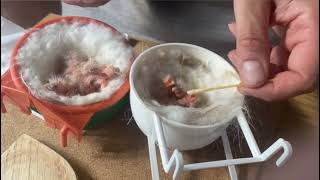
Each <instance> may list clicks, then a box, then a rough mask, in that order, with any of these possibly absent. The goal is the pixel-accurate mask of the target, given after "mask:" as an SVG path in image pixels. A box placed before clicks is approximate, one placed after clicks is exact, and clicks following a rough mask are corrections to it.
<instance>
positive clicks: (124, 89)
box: [10, 16, 134, 113]
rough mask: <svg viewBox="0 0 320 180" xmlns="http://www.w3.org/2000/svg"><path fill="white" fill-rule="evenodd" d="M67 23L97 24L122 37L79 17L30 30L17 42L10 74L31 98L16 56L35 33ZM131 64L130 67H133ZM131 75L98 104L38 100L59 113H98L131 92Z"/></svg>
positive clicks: (58, 20) (16, 84) (53, 21)
mask: <svg viewBox="0 0 320 180" xmlns="http://www.w3.org/2000/svg"><path fill="white" fill-rule="evenodd" d="M61 21H63V22H66V23H70V24H71V23H74V22H77V23H81V24H89V23H95V24H98V25H101V26H104V27H106V28H109V29H111V30H112V32H113V33H114V34H115V35H121V33H120V32H118V31H117V30H116V29H115V28H114V27H112V26H110V25H108V24H106V23H104V22H101V21H98V20H95V19H91V18H87V17H79V16H64V17H58V18H54V19H51V20H48V21H45V22H43V23H40V24H38V25H36V26H34V27H33V28H32V29H31V30H29V31H28V32H26V33H25V34H24V35H23V36H22V37H21V38H20V39H19V41H18V42H17V44H16V46H15V47H14V49H13V52H12V56H11V58H10V73H11V77H12V80H13V82H14V84H15V86H16V87H17V88H18V89H19V90H21V91H23V92H25V93H26V94H29V95H30V96H32V97H33V98H36V97H34V96H33V95H32V94H31V93H29V90H28V87H27V86H26V84H25V83H24V82H23V80H22V78H20V77H21V75H20V66H19V65H18V64H17V63H16V56H17V54H18V51H19V49H20V48H21V47H22V46H23V45H24V44H25V42H26V40H27V38H28V37H29V36H30V35H31V34H32V33H33V32H36V31H38V30H39V29H42V28H44V27H45V26H47V25H50V24H54V23H59V22H61ZM125 43H126V44H127V45H128V46H129V44H128V43H127V42H125ZM133 59H134V55H132V58H131V59H130V60H129V61H130V62H131V64H132V62H133ZM131 64H130V66H131ZM129 88H130V86H129V74H128V76H127V78H126V80H125V82H124V83H123V84H122V85H121V86H120V88H119V89H118V90H117V91H116V92H115V93H114V94H113V95H112V96H111V97H110V98H109V99H106V100H103V101H99V102H96V103H92V104H87V105H63V104H55V103H52V102H49V101H47V100H43V99H39V98H36V99H38V100H39V101H41V102H42V103H44V104H45V105H46V106H48V107H49V108H53V109H55V110H57V111H60V112H72V113H90V112H97V111H100V110H102V109H105V108H108V107H110V106H112V105H114V104H115V103H117V102H118V101H119V100H120V99H122V98H123V97H124V96H125V95H126V94H127V93H128V91H129Z"/></svg>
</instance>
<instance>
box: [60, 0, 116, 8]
mask: <svg viewBox="0 0 320 180" xmlns="http://www.w3.org/2000/svg"><path fill="white" fill-rule="evenodd" d="M109 1H110V0H63V2H65V3H67V4H71V5H77V6H81V7H98V6H102V5H104V4H106V3H107V2H109Z"/></svg>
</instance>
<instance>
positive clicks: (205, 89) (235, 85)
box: [187, 83, 240, 95]
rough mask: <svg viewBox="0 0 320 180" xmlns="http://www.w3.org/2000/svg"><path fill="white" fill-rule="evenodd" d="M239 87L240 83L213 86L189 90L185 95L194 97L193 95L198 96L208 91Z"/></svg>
mask: <svg viewBox="0 0 320 180" xmlns="http://www.w3.org/2000/svg"><path fill="white" fill-rule="evenodd" d="M239 85H240V83H238V84H230V85H223V86H214V87H208V88H199V89H191V90H189V91H187V93H188V94H189V95H194V94H199V93H203V92H208V91H215V90H219V89H226V88H232V87H238V86H239Z"/></svg>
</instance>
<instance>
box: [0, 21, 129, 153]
mask: <svg viewBox="0 0 320 180" xmlns="http://www.w3.org/2000/svg"><path fill="white" fill-rule="evenodd" d="M60 21H63V22H66V23H73V22H77V23H82V24H88V23H96V24H98V25H100V26H101V27H107V28H109V29H111V30H112V32H113V33H115V34H120V33H119V32H118V31H117V30H116V29H115V28H113V27H112V26H110V25H108V24H106V23H104V22H101V21H98V20H94V19H90V18H86V17H77V16H66V17H58V18H54V19H52V20H49V21H46V22H43V23H40V24H38V25H36V26H35V27H34V28H32V29H31V30H30V31H28V32H26V33H25V34H24V35H23V36H22V37H21V38H20V39H19V41H18V43H17V44H16V46H15V48H14V50H13V53H12V56H11V58H10V68H9V70H8V71H7V72H6V73H5V74H4V75H3V76H2V77H1V113H5V112H6V108H5V106H4V103H3V98H6V97H7V98H9V99H10V100H12V101H13V103H14V104H16V105H17V106H18V107H20V110H21V111H22V112H24V113H26V114H28V115H30V114H31V107H35V108H36V109H37V111H38V112H39V113H40V114H41V115H42V116H43V117H44V120H45V122H46V124H47V125H48V126H49V127H52V128H58V129H60V142H61V145H62V146H63V147H65V146H67V135H68V132H71V133H72V134H74V135H75V136H76V138H77V139H78V142H80V140H81V137H82V130H83V128H84V127H85V126H86V124H87V123H88V122H89V121H90V119H91V117H92V116H93V114H94V113H95V112H98V111H101V110H103V109H105V108H108V107H110V106H112V105H113V104H115V103H117V102H118V101H119V100H120V99H122V98H123V97H124V96H125V95H126V94H127V92H128V91H129V80H128V78H127V79H126V81H125V82H124V83H123V84H122V85H121V87H120V88H119V89H118V90H117V91H116V92H115V93H114V94H113V95H112V96H111V97H110V98H109V99H106V100H103V101H100V102H97V103H93V104H88V105H82V106H75V105H61V104H54V103H51V102H49V101H46V100H40V99H38V98H36V97H34V96H33V95H32V94H31V93H30V91H29V89H28V87H27V86H26V84H25V83H24V81H23V80H22V78H21V74H20V66H19V65H18V64H16V56H17V53H18V50H19V49H20V48H21V47H22V46H23V45H24V43H25V42H26V40H27V38H28V37H29V36H30V34H32V33H33V32H35V31H38V30H39V29H41V28H43V27H45V26H47V25H50V24H54V23H58V22H60ZM132 61H133V56H132V58H131V59H130V62H132Z"/></svg>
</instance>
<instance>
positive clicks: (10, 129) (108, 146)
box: [1, 41, 319, 180]
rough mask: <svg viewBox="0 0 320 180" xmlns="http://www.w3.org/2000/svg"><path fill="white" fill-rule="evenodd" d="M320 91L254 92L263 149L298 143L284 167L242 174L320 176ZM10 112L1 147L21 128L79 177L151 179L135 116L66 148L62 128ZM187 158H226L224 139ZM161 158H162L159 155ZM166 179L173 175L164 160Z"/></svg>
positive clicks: (197, 174)
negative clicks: (292, 94) (281, 96)
mask: <svg viewBox="0 0 320 180" xmlns="http://www.w3.org/2000/svg"><path fill="white" fill-rule="evenodd" d="M152 45H154V43H152V42H143V41H138V42H136V45H135V50H136V52H141V51H142V50H144V49H146V48H148V47H150V46H152ZM318 99H319V93H318V91H315V92H313V93H310V94H306V95H302V96H298V97H296V98H292V99H289V100H287V101H282V102H273V103H266V102H263V101H259V100H256V99H253V98H248V99H247V102H248V106H249V107H250V109H251V116H252V121H251V122H250V123H251V124H252V126H253V127H254V128H253V132H254V134H255V136H256V138H257V139H258V144H259V147H260V148H261V150H262V151H263V150H264V149H265V148H266V147H268V146H270V145H271V144H272V142H274V141H275V140H276V139H277V138H279V137H283V138H285V139H286V140H288V141H290V142H291V143H292V145H293V149H294V154H293V157H292V159H291V160H290V161H289V162H288V164H287V165H286V166H284V167H283V168H276V166H275V162H274V159H271V160H270V161H268V162H266V163H263V164H255V165H249V166H247V165H244V166H240V167H239V168H238V172H239V177H240V179H250V180H264V179H265V180H267V179H274V180H277V179H279V180H286V179H289V178H291V180H300V179H306V180H307V179H308V180H309V179H310V180H313V179H317V178H318V177H319V172H318V167H319V160H318V157H319V148H318V140H319V110H318V109H319V101H318ZM6 104H7V110H8V113H6V114H1V153H3V152H4V151H5V150H6V149H7V148H8V147H9V146H10V145H11V144H12V143H13V142H14V141H15V140H16V139H17V138H18V137H19V136H20V135H21V134H28V135H30V136H32V137H33V138H35V139H37V140H39V141H41V142H43V143H44V144H46V145H47V146H49V147H51V148H52V149H53V150H55V151H56V152H58V153H59V154H61V155H62V156H63V157H64V158H65V159H66V160H67V161H69V163H70V164H71V166H72V167H73V168H74V169H75V171H76V173H77V175H78V177H79V179H84V180H87V179H88V180H90V179H97V180H103V179H111V180H113V179H128V180H129V179H130V180H135V179H137V180H138V179H151V172H150V165H149V156H148V148H147V139H146V137H145V136H144V135H143V133H142V132H141V131H140V130H139V128H138V127H137V126H136V125H135V123H134V122H133V121H132V122H131V123H129V124H127V122H126V121H125V120H124V119H123V118H121V117H119V118H118V119H115V120H114V121H112V122H110V123H108V124H106V125H105V126H103V127H101V128H99V129H95V130H89V131H88V132H87V134H86V135H85V136H84V138H83V140H82V142H81V143H78V142H76V141H75V139H74V138H73V137H69V139H68V143H69V144H68V147H66V148H62V147H61V146H60V142H59V131H58V130H55V129H51V128H49V127H46V126H45V125H44V123H43V122H42V121H41V120H39V119H37V118H35V117H33V116H27V115H25V114H22V113H20V112H19V110H18V109H17V108H16V107H14V106H12V105H10V104H8V103H6ZM236 132H237V131H232V130H231V131H230V133H231V134H234V135H235V136H234V140H235V141H233V142H234V143H233V145H232V149H234V155H235V156H237V157H244V156H246V155H248V148H247V147H246V145H245V143H243V142H244V141H243V137H242V136H241V134H240V135H237V133H236ZM184 157H185V159H186V160H187V161H190V162H191V161H192V162H201V161H207V160H214V159H223V158H224V156H223V149H222V147H221V144H220V143H213V144H211V145H209V146H207V147H205V148H203V149H200V150H197V151H190V152H186V153H184ZM158 162H159V161H158ZM159 167H160V175H161V179H171V174H170V175H166V174H165V173H164V172H163V170H162V168H161V166H160V164H159ZM182 179H190V180H197V179H215V180H227V179H229V177H228V171H227V169H226V168H218V169H209V170H201V171H193V172H186V173H184V174H183V178H182Z"/></svg>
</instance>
